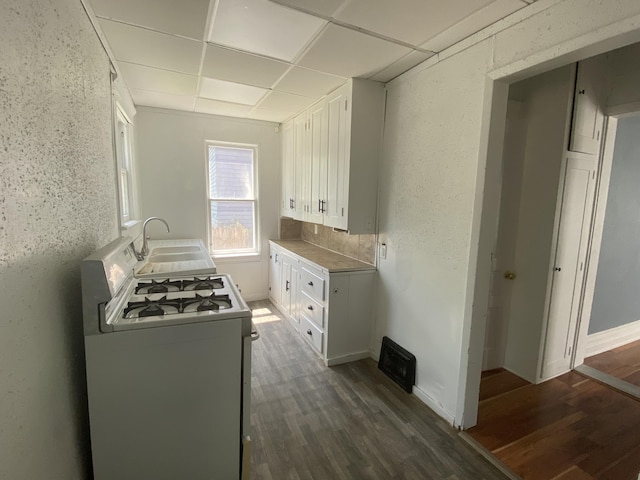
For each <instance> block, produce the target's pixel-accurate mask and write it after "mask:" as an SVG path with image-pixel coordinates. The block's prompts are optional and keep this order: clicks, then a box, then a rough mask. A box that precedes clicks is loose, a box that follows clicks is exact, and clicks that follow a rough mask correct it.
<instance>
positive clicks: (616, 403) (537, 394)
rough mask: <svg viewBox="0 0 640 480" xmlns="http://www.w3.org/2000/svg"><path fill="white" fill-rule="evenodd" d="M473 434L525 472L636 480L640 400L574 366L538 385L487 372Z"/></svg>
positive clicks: (545, 478) (527, 475) (543, 478)
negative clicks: (577, 370)
mask: <svg viewBox="0 0 640 480" xmlns="http://www.w3.org/2000/svg"><path fill="white" fill-rule="evenodd" d="M480 397H481V401H480V408H479V412H478V425H476V426H475V427H473V428H472V429H470V430H468V432H467V433H468V434H469V435H470V436H471V437H472V438H473V439H475V440H476V441H477V442H478V443H480V444H481V445H482V446H484V447H485V448H486V449H488V450H489V451H490V452H492V453H493V454H494V455H495V456H496V457H497V458H498V459H499V460H500V461H502V462H503V463H504V464H505V465H507V467H509V468H510V469H511V470H512V471H513V472H515V473H516V474H518V475H519V476H521V477H522V478H524V479H527V480H528V479H532V480H537V479H540V480H550V479H554V480H557V479H562V480H569V479H605V480H608V479H611V480H636V479H637V478H638V472H640V402H639V401H637V400H635V399H632V398H630V397H628V396H626V395H623V394H621V393H619V392H617V391H614V390H612V389H609V388H607V387H606V386H604V385H601V384H600V383H598V382H595V381H593V380H590V379H588V378H586V377H583V376H582V375H579V374H578V373H575V372H570V373H567V374H565V375H562V376H560V377H557V378H555V379H552V380H549V381H547V382H544V383H542V384H540V385H532V384H530V383H528V382H526V381H524V380H522V379H520V378H518V377H517V376H515V375H513V374H512V373H510V372H507V371H505V370H502V369H498V370H492V371H489V372H484V373H483V378H482V381H481V384H480Z"/></svg>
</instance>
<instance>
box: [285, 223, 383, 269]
mask: <svg viewBox="0 0 640 480" xmlns="http://www.w3.org/2000/svg"><path fill="white" fill-rule="evenodd" d="M316 228H317V230H318V233H315V231H316ZM298 238H300V239H302V240H304V241H305V242H309V243H312V244H314V245H318V246H319V247H323V248H327V249H329V250H333V251H334V252H338V253H341V254H343V255H346V256H348V257H351V258H355V259H357V260H360V261H361V262H365V263H370V264H371V265H375V261H376V236H375V234H369V235H349V234H347V233H346V232H335V231H333V229H332V228H331V227H325V226H324V225H316V224H314V223H307V222H299V221H297V220H292V219H290V218H284V217H283V218H281V219H280V239H282V240H294V239H298Z"/></svg>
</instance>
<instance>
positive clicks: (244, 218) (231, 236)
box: [207, 144, 258, 256]
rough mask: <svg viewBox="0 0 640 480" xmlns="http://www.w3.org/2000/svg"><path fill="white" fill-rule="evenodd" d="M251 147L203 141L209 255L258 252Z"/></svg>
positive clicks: (253, 149)
mask: <svg viewBox="0 0 640 480" xmlns="http://www.w3.org/2000/svg"><path fill="white" fill-rule="evenodd" d="M256 153H257V152H256V149H255V147H249V146H240V145H226V144H207V156H208V162H209V164H208V167H209V168H208V172H209V178H208V180H209V189H208V190H209V249H210V251H211V253H212V254H213V255H217V256H225V255H226V256H232V255H242V254H253V253H258V248H257V245H258V241H257V231H258V229H257V220H256V219H257V210H258V204H257V195H256V188H255V170H256V168H255V161H256V160H255V159H256Z"/></svg>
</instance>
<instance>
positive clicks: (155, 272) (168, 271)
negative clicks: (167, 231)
mask: <svg viewBox="0 0 640 480" xmlns="http://www.w3.org/2000/svg"><path fill="white" fill-rule="evenodd" d="M148 246H149V255H148V256H147V258H145V259H144V260H141V261H140V262H138V264H137V265H136V267H135V271H134V273H135V276H136V277H138V278H153V277H167V276H183V275H189V276H191V275H193V276H196V275H211V274H213V273H215V272H216V264H215V263H214V262H213V259H212V258H211V255H209V252H208V251H207V248H206V247H205V246H204V243H203V241H202V240H199V239H193V238H187V239H174V240H149V242H148ZM164 247H173V248H180V247H191V249H190V250H189V251H188V253H189V254H191V256H198V258H197V259H192V260H187V261H171V262H168V261H163V262H160V263H155V262H153V261H152V257H153V255H154V249H156V248H164ZM196 247H197V250H195V248H196ZM156 253H158V252H156ZM176 253H177V252H176ZM174 256H176V257H179V254H178V255H175V254H174Z"/></svg>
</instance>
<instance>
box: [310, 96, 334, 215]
mask: <svg viewBox="0 0 640 480" xmlns="http://www.w3.org/2000/svg"><path fill="white" fill-rule="evenodd" d="M309 126H310V129H309V133H310V135H309V142H310V156H309V207H310V208H309V213H308V215H307V221H308V222H312V223H323V222H324V211H325V205H326V197H327V143H328V140H329V138H328V130H327V127H328V123H327V102H326V100H324V99H323V100H321V101H320V102H318V103H316V104H315V105H313V106H312V107H310V108H309Z"/></svg>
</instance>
